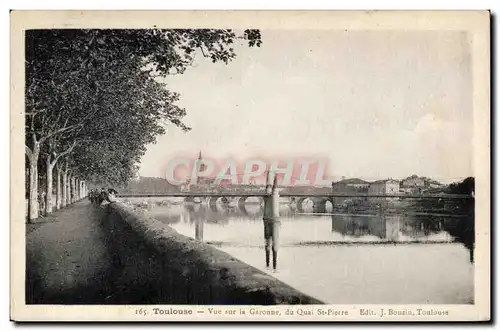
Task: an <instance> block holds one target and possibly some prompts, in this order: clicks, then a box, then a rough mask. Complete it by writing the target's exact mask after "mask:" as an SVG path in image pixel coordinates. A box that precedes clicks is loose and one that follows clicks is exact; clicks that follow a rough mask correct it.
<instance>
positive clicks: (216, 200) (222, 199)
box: [208, 196, 229, 205]
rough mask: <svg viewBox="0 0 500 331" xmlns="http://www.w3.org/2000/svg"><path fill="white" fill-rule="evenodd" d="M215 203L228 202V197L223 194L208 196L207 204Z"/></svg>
mask: <svg viewBox="0 0 500 331" xmlns="http://www.w3.org/2000/svg"><path fill="white" fill-rule="evenodd" d="M217 203H220V204H228V203H229V199H228V198H227V197H225V196H216V197H210V198H209V199H208V204H209V205H215V204H217Z"/></svg>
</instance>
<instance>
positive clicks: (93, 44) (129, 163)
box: [25, 29, 262, 183]
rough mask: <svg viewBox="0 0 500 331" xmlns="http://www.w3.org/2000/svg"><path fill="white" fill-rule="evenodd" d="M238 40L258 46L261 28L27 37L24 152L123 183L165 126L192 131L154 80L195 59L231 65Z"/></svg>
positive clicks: (92, 177) (54, 33) (53, 33)
mask: <svg viewBox="0 0 500 331" xmlns="http://www.w3.org/2000/svg"><path fill="white" fill-rule="evenodd" d="M240 41H244V42H246V43H248V45H249V46H250V47H252V46H258V47H259V46H260V45H261V42H262V41H261V36H260V32H259V31H258V30H246V31H244V32H243V35H241V36H238V35H236V33H235V32H233V31H232V30H221V29H170V30H165V29H147V30H146V29H135V30H113V29H109V30H101V29H88V30H84V29H78V30H76V29H60V30H58V29H50V30H29V31H27V32H26V124H25V128H26V147H27V153H29V152H30V151H33V150H34V147H35V144H37V143H38V144H40V145H41V148H42V153H43V155H47V156H50V157H52V158H57V156H58V155H59V156H60V155H62V154H63V155H65V158H66V159H67V160H68V161H69V164H70V167H71V169H72V170H73V172H74V173H77V174H78V176H80V177H81V178H84V179H87V180H99V181H106V182H116V183H121V182H125V181H126V180H127V179H128V178H130V177H131V176H133V174H134V171H136V164H137V163H138V162H139V160H140V158H141V156H142V155H143V154H144V153H145V151H146V145H147V144H150V143H154V142H155V141H156V137H157V136H158V135H161V134H163V133H164V132H165V129H166V127H167V126H168V125H174V126H176V127H179V128H181V129H182V130H184V131H188V130H189V129H190V128H189V127H187V126H186V125H185V124H184V123H183V122H182V119H183V117H184V116H185V114H186V111H185V109H182V108H180V107H178V106H177V105H176V102H177V101H178V100H179V95H178V94H177V93H175V92H172V91H169V90H168V88H167V86H166V85H165V83H161V82H160V80H158V79H157V78H158V77H166V76H168V75H172V74H182V73H184V71H185V70H186V69H187V68H188V67H189V66H191V65H192V64H193V61H194V59H195V56H196V54H197V53H201V54H203V56H204V57H206V58H209V59H210V60H211V61H212V62H223V63H229V62H230V61H231V60H232V59H234V58H235V56H236V54H235V52H234V48H233V47H232V46H233V44H234V43H236V42H240ZM28 155H29V154H28ZM36 162H38V160H36Z"/></svg>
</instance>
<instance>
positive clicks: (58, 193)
mask: <svg viewBox="0 0 500 331" xmlns="http://www.w3.org/2000/svg"><path fill="white" fill-rule="evenodd" d="M61 206H62V202H61V169H60V168H59V167H56V209H61Z"/></svg>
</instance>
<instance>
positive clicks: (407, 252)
mask: <svg viewBox="0 0 500 331" xmlns="http://www.w3.org/2000/svg"><path fill="white" fill-rule="evenodd" d="M124 202H126V203H130V204H133V205H135V206H140V207H141V208H144V209H146V210H147V212H148V214H150V215H151V216H154V217H155V218H156V219H157V220H159V221H161V222H163V223H165V224H167V225H169V226H171V227H173V228H174V229H175V230H177V231H178V232H179V233H181V234H184V235H186V236H189V237H193V238H196V239H198V240H203V241H204V242H206V243H208V244H211V245H214V246H216V247H217V248H218V249H220V250H223V251H225V252H227V253H229V254H231V255H233V256H234V257H236V258H238V259H240V260H242V261H244V262H246V263H248V264H250V265H252V266H254V267H256V268H258V269H260V270H262V271H264V272H266V273H269V274H271V275H272V276H273V277H276V278H278V279H280V280H282V281H283V282H285V283H287V284H289V285H291V286H293V287H295V288H296V289H298V290H300V291H302V292H304V293H306V294H308V295H311V296H313V297H316V298H317V299H319V300H322V301H324V302H326V303H331V304H470V303H471V302H473V297H474V290H473V289H474V284H473V270H474V268H473V265H472V264H471V263H470V261H469V252H468V250H467V249H466V248H465V247H464V246H463V245H462V244H460V243H457V242H454V241H453V238H452V237H451V236H450V235H449V234H448V233H447V232H445V231H443V230H442V223H443V222H447V221H453V220H449V219H444V218H436V217H433V218H430V217H425V216H418V217H417V216H405V215H385V216H384V215H352V214H334V213H332V212H331V211H330V213H328V210H327V213H321V214H320V213H313V212H312V211H308V210H307V209H306V210H304V211H302V212H298V211H297V210H296V209H295V208H293V206H290V205H289V204H287V203H285V202H284V203H282V204H281V205H280V221H281V226H280V237H279V243H280V246H279V257H278V268H277V270H276V271H273V270H268V269H266V267H265V254H264V245H263V244H264V240H263V231H264V230H263V222H262V206H261V205H260V204H258V203H251V202H250V203H247V204H245V205H243V206H241V205H240V206H228V205H224V204H217V205H212V206H209V205H204V204H184V203H181V202H180V201H175V199H169V200H168V201H166V200H165V199H161V198H148V199H140V198H128V199H125V200H124Z"/></svg>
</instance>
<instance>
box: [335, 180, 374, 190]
mask: <svg viewBox="0 0 500 331" xmlns="http://www.w3.org/2000/svg"><path fill="white" fill-rule="evenodd" d="M332 186H333V191H334V192H366V191H367V190H368V187H369V186H370V183H369V182H367V181H364V180H362V179H359V178H347V179H342V180H341V181H338V182H334V183H333V184H332Z"/></svg>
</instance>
